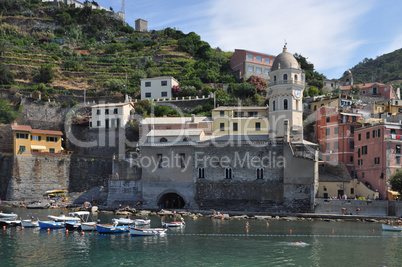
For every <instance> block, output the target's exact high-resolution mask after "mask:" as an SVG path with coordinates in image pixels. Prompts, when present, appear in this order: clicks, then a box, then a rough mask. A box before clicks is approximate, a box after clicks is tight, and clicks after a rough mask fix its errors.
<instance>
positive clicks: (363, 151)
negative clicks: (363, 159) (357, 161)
mask: <svg viewBox="0 0 402 267" xmlns="http://www.w3.org/2000/svg"><path fill="white" fill-rule="evenodd" d="M362 155H367V146H362Z"/></svg>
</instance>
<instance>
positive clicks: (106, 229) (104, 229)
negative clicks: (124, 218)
mask: <svg viewBox="0 0 402 267" xmlns="http://www.w3.org/2000/svg"><path fill="white" fill-rule="evenodd" d="M96 231H98V233H100V234H118V233H125V232H128V226H104V225H99V224H97V225H96Z"/></svg>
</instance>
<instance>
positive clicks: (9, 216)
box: [0, 212, 18, 220]
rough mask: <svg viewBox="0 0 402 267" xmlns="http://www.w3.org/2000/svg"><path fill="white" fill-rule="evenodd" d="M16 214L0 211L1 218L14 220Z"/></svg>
mask: <svg viewBox="0 0 402 267" xmlns="http://www.w3.org/2000/svg"><path fill="white" fill-rule="evenodd" d="M17 217H18V215H17V214H14V213H3V212H0V219H2V220H14V219H17Z"/></svg>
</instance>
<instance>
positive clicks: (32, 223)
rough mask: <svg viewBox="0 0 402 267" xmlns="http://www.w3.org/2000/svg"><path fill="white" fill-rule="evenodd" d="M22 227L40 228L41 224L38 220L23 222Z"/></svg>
mask: <svg viewBox="0 0 402 267" xmlns="http://www.w3.org/2000/svg"><path fill="white" fill-rule="evenodd" d="M21 227H24V228H26V227H39V222H38V221H36V220H21Z"/></svg>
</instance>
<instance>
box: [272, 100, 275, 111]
mask: <svg viewBox="0 0 402 267" xmlns="http://www.w3.org/2000/svg"><path fill="white" fill-rule="evenodd" d="M272 111H275V100H274V101H272Z"/></svg>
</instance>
